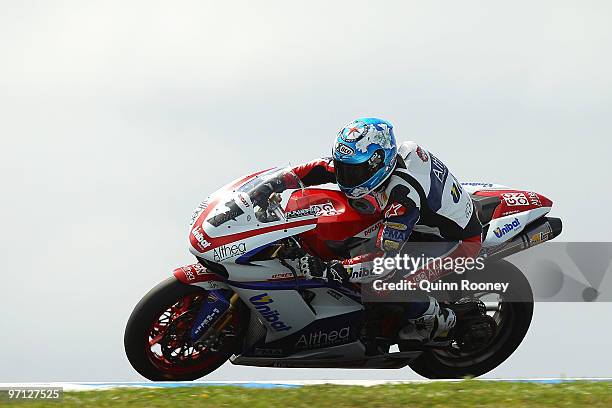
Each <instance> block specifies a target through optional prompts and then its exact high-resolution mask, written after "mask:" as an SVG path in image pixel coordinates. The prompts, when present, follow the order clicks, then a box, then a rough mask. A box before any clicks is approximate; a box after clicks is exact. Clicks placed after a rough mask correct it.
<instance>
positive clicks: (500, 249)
mask: <svg viewBox="0 0 612 408" xmlns="http://www.w3.org/2000/svg"><path fill="white" fill-rule="evenodd" d="M562 230H563V223H562V222H561V219H560V218H553V217H544V218H542V219H541V220H539V221H536V222H535V223H532V224H529V225H527V227H525V230H524V231H523V232H522V233H520V234H519V235H517V236H516V237H514V238H512V239H511V240H510V241H508V242H504V243H503V244H501V245H498V246H495V247H492V248H486V249H483V253H481V256H484V257H486V258H487V259H490V260H496V259H502V258H505V257H507V256H510V255H512V254H515V253H517V252H520V251H524V250H525V249H527V248H531V247H533V246H536V245H540V244H541V243H543V242H546V241H550V240H551V239H553V238H555V237H557V236H559V234H561V231H562Z"/></svg>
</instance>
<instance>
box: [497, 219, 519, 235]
mask: <svg viewBox="0 0 612 408" xmlns="http://www.w3.org/2000/svg"><path fill="white" fill-rule="evenodd" d="M520 226H521V222H520V221H519V219H518V218H515V219H514V221H512V222H510V223H507V224H504V226H503V227H497V228H495V229H494V230H493V233H494V234H495V236H496V237H497V238H501V237H503V236H504V235H506V234H507V233H509V232H510V231H512V230H514V229H517V228H519V227H520Z"/></svg>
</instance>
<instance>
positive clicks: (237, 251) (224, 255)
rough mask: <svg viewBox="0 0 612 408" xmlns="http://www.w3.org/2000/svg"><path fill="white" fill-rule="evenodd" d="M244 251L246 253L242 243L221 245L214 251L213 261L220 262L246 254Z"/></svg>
mask: <svg viewBox="0 0 612 408" xmlns="http://www.w3.org/2000/svg"><path fill="white" fill-rule="evenodd" d="M246 251H247V248H246V244H245V243H244V242H242V243H239V244H228V245H222V246H220V247H217V248H215V249H214V252H213V260H214V261H215V262H221V261H224V260H226V259H229V258H233V257H235V256H239V255H242V254H244V253H246Z"/></svg>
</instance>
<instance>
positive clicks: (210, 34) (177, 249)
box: [0, 0, 612, 381]
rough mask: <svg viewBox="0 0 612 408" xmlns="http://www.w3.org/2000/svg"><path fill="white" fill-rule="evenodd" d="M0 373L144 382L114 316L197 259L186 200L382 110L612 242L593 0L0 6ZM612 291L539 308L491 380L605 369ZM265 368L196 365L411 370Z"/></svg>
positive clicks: (405, 132) (294, 375)
mask: <svg viewBox="0 0 612 408" xmlns="http://www.w3.org/2000/svg"><path fill="white" fill-rule="evenodd" d="M0 9H1V10H2V12H1V13H0V147H1V148H0V185H1V186H2V193H1V195H0V197H2V211H1V212H0V226H1V230H0V231H1V232H0V271H1V273H2V278H3V279H2V283H1V284H0V310H2V335H0V381H105V380H137V379H139V378H140V377H139V376H138V374H137V373H136V372H135V371H134V370H133V369H132V368H131V367H130V365H129V363H128V362H127V360H126V358H125V356H124V352H123V344H122V337H123V330H124V327H125V323H126V321H127V318H128V316H129V314H130V313H131V310H132V308H133V306H134V305H135V304H136V303H137V301H138V300H139V299H140V297H141V296H142V295H144V293H146V291H147V290H148V289H149V288H151V287H152V286H154V285H155V284H156V283H157V282H159V281H161V280H162V279H164V278H165V277H167V276H169V275H170V273H171V271H172V270H173V269H174V268H175V267H177V266H180V265H184V264H188V263H192V261H193V258H192V257H191V256H190V255H189V252H188V241H187V225H188V223H189V219H190V216H191V212H192V209H193V208H194V207H196V206H197V204H198V203H199V202H200V200H201V199H202V198H204V197H206V196H207V195H208V194H209V193H210V192H212V191H214V190H216V189H217V188H218V187H220V186H221V185H223V184H225V183H226V182H228V181H230V180H232V179H234V178H235V177H237V176H239V175H243V174H246V173H249V172H252V171H255V170H258V169H263V168H268V167H270V166H273V165H283V164H287V163H294V164H297V163H300V162H303V161H307V160H311V159H313V158H316V157H321V156H326V155H329V153H330V150H331V145H332V143H331V140H332V138H333V136H334V135H335V134H336V132H337V131H338V129H340V128H341V127H342V126H343V125H344V124H346V123H348V122H350V121H351V120H352V119H354V118H356V117H363V116H377V117H382V118H385V119H387V120H389V121H391V122H392V123H393V124H394V126H395V128H394V129H395V134H396V136H397V138H398V139H399V140H414V141H417V142H418V143H420V144H422V145H423V146H425V147H426V148H428V149H429V150H430V151H432V152H434V153H435V154H436V156H437V157H439V158H440V159H441V160H443V161H444V162H445V163H446V165H447V166H448V167H449V168H450V169H451V171H452V172H453V174H454V175H455V176H456V177H457V178H458V179H459V180H461V181H482V182H496V183H501V184H505V185H509V186H513V187H517V188H523V189H527V190H534V191H537V192H539V193H541V194H544V195H545V196H547V197H548V198H550V199H552V200H553V201H554V208H553V211H552V213H551V215H553V216H556V217H560V218H562V219H563V221H564V231H563V234H562V236H561V237H559V240H563V241H568V242H569V241H606V242H607V241H610V231H611V230H612V222H611V221H610V218H609V217H607V216H606V215H605V212H606V210H607V209H608V208H609V207H610V206H611V205H612V191H611V189H610V184H609V180H608V175H609V173H610V170H611V165H610V159H609V155H610V152H611V151H612V142H611V141H610V135H611V133H612V77H611V76H610V72H612V53H611V52H610V50H612V28H610V24H609V16H610V13H611V12H612V4H611V3H610V2H606V1H585V2H575V1H554V2H553V1H539V2H535V3H534V2H527V1H516V2H510V3H509V2H490V1H489V2H485V1H462V2H454V3H451V2H441V1H429V2H419V1H381V2H366V1H337V2H328V1H308V2H305V1H295V2H287V1H283V2H281V1H266V2H247V1H228V2H219V1H178V2H156V1H146V2H145V1H88V2H79V1H54V2H44V1H20V2H12V1H4V0H0ZM610 313H612V305H611V304H609V303H608V304H604V303H598V304H561V303H546V304H537V305H536V311H535V315H534V321H533V324H532V328H531V330H530V332H529V333H528V335H527V337H526V339H525V341H524V343H523V344H522V345H521V347H520V348H519V350H518V351H517V352H516V353H515V354H514V355H513V356H512V357H511V358H510V359H509V360H507V361H506V362H505V363H504V364H503V365H502V366H500V367H499V368H497V369H495V370H493V371H492V372H491V373H490V374H489V375H488V376H489V377H547V376H559V375H567V376H612V371H611V370H612V369H611V368H610V367H612V353H611V352H610V351H609V339H610V337H611V336H612V329H611V328H610V327H609V325H608V324H607V320H608V319H607V317H606V316H609V315H610ZM417 377H418V376H417V375H416V374H414V373H412V372H411V371H410V370H409V369H405V370H399V371H398V370H392V371H387V370H385V371H374V370H367V371H365V370H348V371H346V370H306V369H264V368H249V367H239V366H231V365H229V363H228V364H226V365H225V366H223V367H222V368H221V369H219V370H218V371H216V372H215V373H213V374H211V375H210V376H208V377H207V378H206V379H217V380H257V379H271V380H274V379H287V378H291V379H308V378H312V379H322V378H360V379H381V378H397V379H408V378H417Z"/></svg>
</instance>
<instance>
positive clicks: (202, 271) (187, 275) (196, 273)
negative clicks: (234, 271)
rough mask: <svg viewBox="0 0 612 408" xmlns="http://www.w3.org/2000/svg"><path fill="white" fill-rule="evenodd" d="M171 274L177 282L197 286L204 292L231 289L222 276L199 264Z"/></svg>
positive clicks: (176, 270) (183, 267)
mask: <svg viewBox="0 0 612 408" xmlns="http://www.w3.org/2000/svg"><path fill="white" fill-rule="evenodd" d="M172 274H173V275H174V277H175V278H176V279H177V280H178V281H179V282H181V283H185V284H187V285H194V286H199V287H201V288H202V289H204V290H219V289H231V288H230V287H229V286H228V285H227V283H225V278H224V277H223V276H220V275H218V274H216V273H214V272H211V271H209V270H208V269H206V267H204V266H203V265H202V264H199V263H195V264H191V265H186V266H181V267H180V268H176V269H175V270H174V271H173V272H172Z"/></svg>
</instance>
